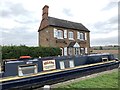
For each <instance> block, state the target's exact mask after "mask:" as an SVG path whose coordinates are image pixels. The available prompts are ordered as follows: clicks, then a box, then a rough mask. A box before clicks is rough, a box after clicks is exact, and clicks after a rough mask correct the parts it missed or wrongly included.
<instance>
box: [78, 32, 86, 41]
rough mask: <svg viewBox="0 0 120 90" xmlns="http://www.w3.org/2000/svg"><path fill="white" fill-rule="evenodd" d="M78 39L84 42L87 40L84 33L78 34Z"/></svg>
mask: <svg viewBox="0 0 120 90" xmlns="http://www.w3.org/2000/svg"><path fill="white" fill-rule="evenodd" d="M77 39H80V40H84V39H85V37H84V33H81V32H77Z"/></svg>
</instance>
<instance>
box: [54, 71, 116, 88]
mask: <svg viewBox="0 0 120 90" xmlns="http://www.w3.org/2000/svg"><path fill="white" fill-rule="evenodd" d="M78 88H79V89H80V88H81V89H82V88H89V89H90V88H106V89H107V88H113V89H115V88H118V71H114V72H112V73H109V74H104V75H100V76H97V77H94V78H90V79H86V80H81V81H79V82H75V83H74V82H73V83H72V84H68V85H60V86H59V87H58V88H56V89H57V90H58V89H59V90H61V89H62V90H69V89H71V90H75V89H78Z"/></svg>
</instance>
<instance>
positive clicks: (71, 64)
mask: <svg viewBox="0 0 120 90" xmlns="http://www.w3.org/2000/svg"><path fill="white" fill-rule="evenodd" d="M69 66H70V68H71V67H74V61H73V60H70V61H69Z"/></svg>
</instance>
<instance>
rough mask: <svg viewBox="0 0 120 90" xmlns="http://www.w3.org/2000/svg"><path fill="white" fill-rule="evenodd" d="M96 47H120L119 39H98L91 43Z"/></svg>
mask: <svg viewBox="0 0 120 90" xmlns="http://www.w3.org/2000/svg"><path fill="white" fill-rule="evenodd" d="M94 45H99V46H100V45H118V37H117V36H114V37H108V38H96V39H93V40H92V41H91V46H94Z"/></svg>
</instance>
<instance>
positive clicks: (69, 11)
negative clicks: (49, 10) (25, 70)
mask: <svg viewBox="0 0 120 90" xmlns="http://www.w3.org/2000/svg"><path fill="white" fill-rule="evenodd" d="M63 13H64V14H65V15H67V16H73V14H72V13H71V10H70V9H67V8H64V9H63Z"/></svg>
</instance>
